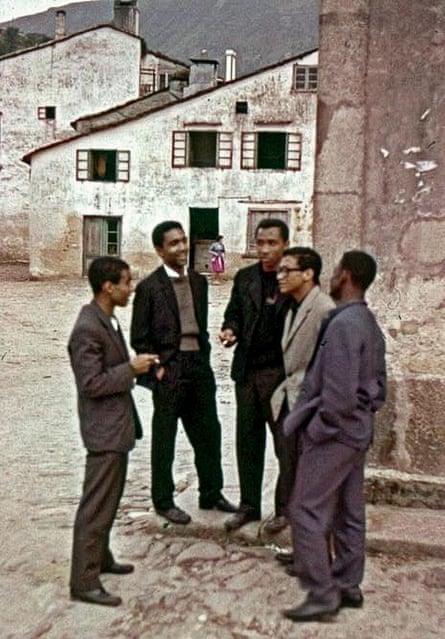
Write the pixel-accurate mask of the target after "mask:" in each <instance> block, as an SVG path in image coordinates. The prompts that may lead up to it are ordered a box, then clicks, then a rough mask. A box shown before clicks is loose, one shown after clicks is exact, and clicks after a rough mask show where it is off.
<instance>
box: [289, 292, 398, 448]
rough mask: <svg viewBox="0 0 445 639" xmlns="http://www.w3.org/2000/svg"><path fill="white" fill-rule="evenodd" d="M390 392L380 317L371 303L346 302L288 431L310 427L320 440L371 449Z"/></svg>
mask: <svg viewBox="0 0 445 639" xmlns="http://www.w3.org/2000/svg"><path fill="white" fill-rule="evenodd" d="M385 396H386V366H385V342H384V338H383V335H382V332H381V330H380V328H379V326H378V324H377V321H376V319H375V317H374V315H373V314H372V313H371V311H370V310H369V309H368V307H367V304H366V302H365V301H360V300H358V301H353V302H349V303H346V304H343V305H341V306H339V307H338V308H337V309H336V310H335V311H333V312H332V315H331V317H330V321H329V324H328V325H327V328H326V331H325V333H324V335H323V336H322V339H321V341H320V345H319V347H318V350H317V352H316V354H315V357H314V360H313V362H312V363H311V365H310V367H309V368H308V370H307V373H306V376H305V378H304V381H303V384H302V386H301V390H300V395H299V397H298V399H297V402H296V404H295V406H294V407H293V409H292V410H291V412H290V413H289V415H288V416H287V417H286V419H285V420H284V424H283V429H284V432H285V434H289V433H291V432H293V431H294V430H296V429H297V428H305V429H306V433H307V435H308V436H309V437H310V439H311V440H312V441H313V442H315V443H322V442H325V441H327V440H330V439H334V440H336V441H339V442H341V443H343V444H345V445H347V446H351V447H352V448H355V449H357V450H366V449H367V448H368V447H369V445H370V443H371V441H372V437H373V421H374V420H373V416H374V413H375V411H376V410H377V409H378V408H379V407H380V406H381V405H382V404H383V402H384V401H385Z"/></svg>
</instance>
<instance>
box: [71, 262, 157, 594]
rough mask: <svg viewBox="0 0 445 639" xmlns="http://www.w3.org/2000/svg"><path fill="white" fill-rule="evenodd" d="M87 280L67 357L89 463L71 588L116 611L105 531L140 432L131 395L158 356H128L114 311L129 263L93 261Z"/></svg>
mask: <svg viewBox="0 0 445 639" xmlns="http://www.w3.org/2000/svg"><path fill="white" fill-rule="evenodd" d="M88 279H89V282H90V284H91V287H92V289H93V293H94V299H93V301H92V302H91V303H90V304H87V305H86V306H84V307H83V308H82V310H81V311H80V314H79V317H78V318H77V321H76V323H75V325H74V328H73V331H72V333H71V336H70V339H69V344H68V351H69V355H70V360H71V366H72V369H73V372H74V376H75V379H76V386H77V392H78V409H79V417H80V429H81V435H82V439H83V443H84V445H85V448H86V449H87V458H86V466H85V479H84V484H83V493H82V498H81V500H80V504H79V507H78V510H77V514H76V520H75V524H74V539H73V552H72V562H71V578H70V588H71V597H72V599H77V600H80V601H85V602H87V603H95V604H102V605H105V606H117V605H119V604H120V603H121V599H120V597H115V596H113V595H110V594H109V593H108V592H106V591H105V589H104V588H103V586H102V584H101V581H100V573H104V572H105V573H113V574H118V575H122V574H127V573H130V572H132V571H133V566H132V565H131V564H119V563H117V562H116V561H115V560H114V557H113V555H112V553H111V550H110V545H109V543H110V531H111V527H112V525H113V521H114V518H115V516H116V512H117V509H118V506H119V502H120V499H121V496H122V492H123V489H124V484H125V477H126V471H127V461H128V452H129V451H130V450H131V449H132V448H133V447H134V444H135V438H140V437H142V428H141V424H140V422H139V418H138V415H137V412H136V408H135V405H134V402H133V398H132V396H131V392H130V391H131V388H132V387H133V384H134V379H135V377H136V376H137V375H140V374H142V373H146V372H147V371H148V369H149V367H150V365H151V364H153V363H154V362H155V361H156V360H157V356H156V355H148V354H140V355H137V356H136V357H133V358H132V359H130V358H129V356H128V352H127V348H126V346H125V342H124V339H123V337H122V333H121V331H120V328H119V325H118V324H117V319H116V318H115V316H114V308H115V306H126V305H127V302H128V298H129V296H130V293H131V290H132V289H131V274H130V269H129V266H128V264H126V263H125V262H124V261H122V260H120V259H118V258H114V257H100V258H98V259H96V260H94V261H93V262H92V263H91V266H90V268H89V270H88Z"/></svg>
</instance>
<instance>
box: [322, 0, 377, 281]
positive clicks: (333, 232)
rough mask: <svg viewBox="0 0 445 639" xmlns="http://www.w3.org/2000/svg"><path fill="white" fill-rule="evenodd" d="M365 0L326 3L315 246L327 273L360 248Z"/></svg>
mask: <svg viewBox="0 0 445 639" xmlns="http://www.w3.org/2000/svg"><path fill="white" fill-rule="evenodd" d="M368 20H369V14H368V2H367V0H349V1H348V2H344V0H322V1H321V6H320V52H319V56H320V57H319V102H318V116H317V117H318V121H317V127H318V128H317V159H316V173H315V190H314V244H315V246H316V247H317V249H318V250H320V252H321V254H322V255H323V259H324V264H325V268H324V272H325V273H326V274H328V273H329V272H330V271H331V270H332V266H333V264H334V263H335V262H336V261H337V259H338V257H339V256H340V255H341V253H342V252H343V251H344V250H345V248H359V247H360V246H361V244H362V237H361V236H362V205H363V199H364V145H365V128H366V113H365V106H366V105H365V97H366V96H365V92H366V66H367V37H368Z"/></svg>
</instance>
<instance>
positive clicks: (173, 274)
mask: <svg viewBox="0 0 445 639" xmlns="http://www.w3.org/2000/svg"><path fill="white" fill-rule="evenodd" d="M163 266H164V269H165V272H166V273H167V275H168V276H169V277H172V278H178V277H181V275H179V273H178V272H177V271H175V270H174V269H172V268H170V267H169V266H167V264H163ZM187 272H188V269H187V267H186V266H184V277H186V275H187Z"/></svg>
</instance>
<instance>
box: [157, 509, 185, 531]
mask: <svg viewBox="0 0 445 639" xmlns="http://www.w3.org/2000/svg"><path fill="white" fill-rule="evenodd" d="M156 512H157V513H158V515H161V517H165V518H166V519H168V520H169V521H171V522H172V524H182V525H183V526H185V525H186V524H189V523H190V522H191V521H192V518H191V517H190V515H188V514H187V513H186V512H184V511H183V510H181V508H178V507H177V506H171V507H170V508H166V509H165V510H164V509H161V508H156Z"/></svg>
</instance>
